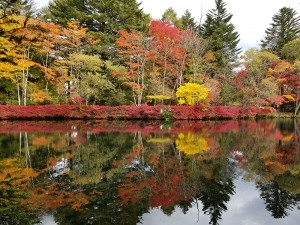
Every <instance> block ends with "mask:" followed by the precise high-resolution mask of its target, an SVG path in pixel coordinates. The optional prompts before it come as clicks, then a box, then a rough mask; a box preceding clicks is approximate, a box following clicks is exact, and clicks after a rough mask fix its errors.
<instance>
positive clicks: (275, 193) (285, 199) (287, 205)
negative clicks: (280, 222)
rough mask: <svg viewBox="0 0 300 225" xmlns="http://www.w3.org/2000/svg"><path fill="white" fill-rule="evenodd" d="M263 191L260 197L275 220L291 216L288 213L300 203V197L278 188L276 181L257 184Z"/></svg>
mask: <svg viewBox="0 0 300 225" xmlns="http://www.w3.org/2000/svg"><path fill="white" fill-rule="evenodd" d="M257 188H258V189H259V190H260V191H261V194H260V196H261V197H262V199H263V200H264V201H265V204H266V209H267V210H268V211H269V212H270V213H271V214H272V216H273V217H274V218H284V217H286V216H288V215H289V213H288V211H290V210H292V209H293V208H294V206H296V205H297V204H298V202H299V201H300V196H299V195H295V194H291V193H289V192H287V191H285V190H283V189H281V188H280V187H279V186H278V183H277V182H276V181H269V182H266V183H259V184H257Z"/></svg>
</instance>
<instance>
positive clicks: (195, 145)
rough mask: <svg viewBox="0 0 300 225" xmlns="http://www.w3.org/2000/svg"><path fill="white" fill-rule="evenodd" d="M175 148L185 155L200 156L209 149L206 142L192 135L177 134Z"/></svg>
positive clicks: (202, 138)
mask: <svg viewBox="0 0 300 225" xmlns="http://www.w3.org/2000/svg"><path fill="white" fill-rule="evenodd" d="M176 146H177V148H178V149H179V150H180V151H181V152H183V153H184V154H186V155H194V154H202V153H203V152H205V151H207V150H208V149H209V146H208V143H207V140H206V139H205V138H204V137H199V136H197V135H194V134H192V133H187V134H183V133H181V134H178V137H177V139H176Z"/></svg>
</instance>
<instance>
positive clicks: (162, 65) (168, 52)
mask: <svg viewBox="0 0 300 225" xmlns="http://www.w3.org/2000/svg"><path fill="white" fill-rule="evenodd" d="M149 35H150V36H152V37H153V42H152V43H153V44H152V47H153V49H154V50H155V51H156V57H157V59H156V64H157V65H158V69H159V72H160V73H161V80H162V95H165V92H166V90H167V89H169V90H171V91H172V90H173V91H174V90H175V89H176V88H177V87H179V86H180V85H181V83H182V82H183V71H184V69H185V68H186V63H187V62H186V59H187V51H186V49H185V47H184V41H183V40H184V36H183V32H182V31H180V30H179V29H178V28H177V27H176V26H174V25H173V24H172V23H170V22H167V21H166V22H161V21H157V20H154V21H152V22H151V24H150V30H149Z"/></svg>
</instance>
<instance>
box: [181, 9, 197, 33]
mask: <svg viewBox="0 0 300 225" xmlns="http://www.w3.org/2000/svg"><path fill="white" fill-rule="evenodd" d="M180 20H181V28H182V29H183V30H187V29H189V30H191V31H196V30H197V23H196V22H195V19H194V18H193V17H192V14H191V12H190V11H189V10H186V11H185V12H184V14H183V15H182V17H181V18H180Z"/></svg>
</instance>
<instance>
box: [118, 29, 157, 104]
mask: <svg viewBox="0 0 300 225" xmlns="http://www.w3.org/2000/svg"><path fill="white" fill-rule="evenodd" d="M119 34H120V37H119V38H118V39H117V40H116V45H117V47H118V52H119V54H120V55H123V56H124V57H126V64H127V67H128V71H126V72H123V73H121V75H124V77H126V78H127V80H128V81H127V82H124V83H125V84H129V85H130V86H131V87H132V90H133V95H134V102H135V103H136V105H141V104H142V98H143V92H144V91H145V79H146V74H147V72H149V71H147V65H148V64H149V63H150V62H151V61H153V60H154V59H155V52H154V50H152V49H151V45H152V38H150V37H145V36H144V35H143V34H142V33H141V32H137V31H136V32H131V33H128V32H127V31H119ZM135 95H136V96H137V97H135Z"/></svg>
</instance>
